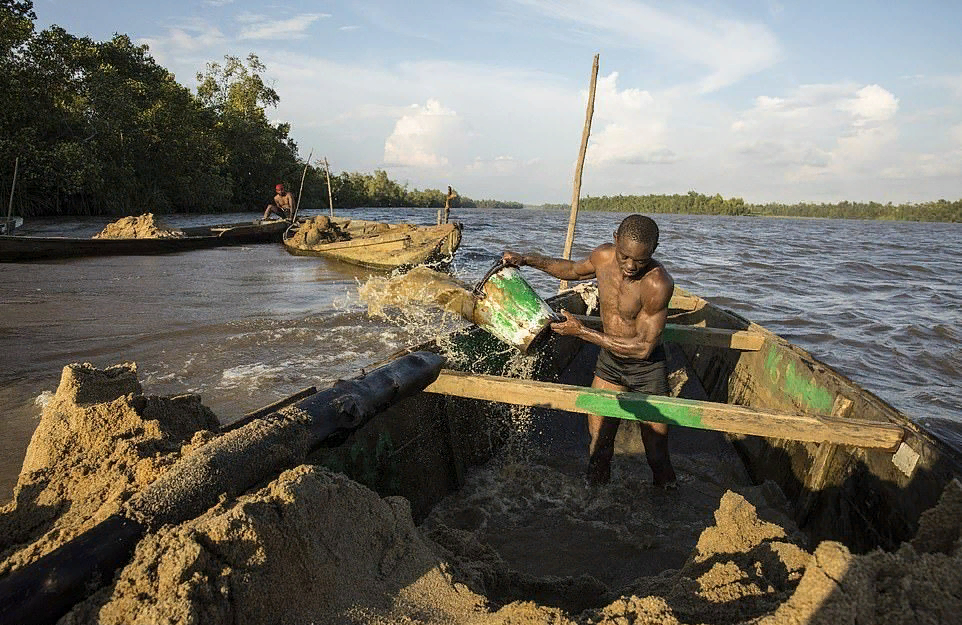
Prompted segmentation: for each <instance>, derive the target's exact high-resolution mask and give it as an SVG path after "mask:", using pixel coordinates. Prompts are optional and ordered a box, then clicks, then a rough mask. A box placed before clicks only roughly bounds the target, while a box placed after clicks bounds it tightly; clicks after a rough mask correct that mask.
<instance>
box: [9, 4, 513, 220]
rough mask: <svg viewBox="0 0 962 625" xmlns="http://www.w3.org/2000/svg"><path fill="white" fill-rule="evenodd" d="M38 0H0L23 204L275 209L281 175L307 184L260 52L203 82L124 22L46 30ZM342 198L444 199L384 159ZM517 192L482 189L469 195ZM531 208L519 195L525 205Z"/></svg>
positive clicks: (24, 210)
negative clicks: (99, 31) (182, 78)
mask: <svg viewBox="0 0 962 625" xmlns="http://www.w3.org/2000/svg"><path fill="white" fill-rule="evenodd" d="M36 19H37V17H36V14H35V13H34V10H33V2H32V1H31V0H0V172H2V173H0V184H2V185H3V187H2V188H3V189H10V186H11V184H12V183H13V170H14V164H15V162H17V163H18V164H17V180H16V193H15V195H14V207H15V210H16V213H17V214H19V215H23V216H28V217H29V216H41V215H129V214H138V213H143V212H148V211H149V212H156V213H170V212H187V213H192V212H197V213H203V212H218V211H229V210H263V208H264V206H265V205H266V204H267V202H268V201H269V199H270V197H271V196H272V195H273V189H274V185H275V184H276V183H277V182H279V181H283V182H286V183H287V186H288V189H291V190H294V191H295V192H296V191H297V190H298V187H299V183H300V179H301V175H302V173H303V171H304V167H305V163H304V160H303V159H302V158H301V157H300V155H299V154H298V148H297V145H296V143H295V142H294V141H293V140H292V139H291V137H290V132H291V127H290V124H286V123H272V122H270V120H269V119H268V118H267V110H268V109H270V108H272V107H276V106H277V104H278V102H279V101H280V96H279V95H278V93H277V92H276V91H275V90H274V89H273V88H272V87H270V86H269V85H268V84H267V82H265V80H264V78H263V75H264V72H265V70H266V68H265V66H264V64H263V63H261V61H260V60H259V59H258V58H257V56H256V55H254V54H251V55H249V56H247V58H245V59H242V58H239V57H235V56H226V57H225V58H224V60H223V61H222V62H211V63H208V64H207V66H206V68H205V69H204V71H202V72H199V73H198V74H197V89H196V93H195V92H192V91H191V90H190V89H188V88H187V87H185V86H183V85H181V84H179V83H178V82H177V81H176V80H175V78H174V75H173V74H172V73H170V72H169V71H168V70H167V69H165V68H164V67H161V66H160V65H158V64H157V63H156V62H155V61H154V59H153V58H152V57H151V56H150V52H149V49H148V47H147V46H146V45H136V44H134V43H133V42H132V41H131V40H130V38H129V37H128V36H126V35H122V34H117V35H114V37H113V38H112V39H110V40H109V41H94V40H93V39H91V38H89V37H77V36H75V35H72V34H70V33H69V32H67V31H66V30H65V29H63V28H61V27H59V26H51V27H50V28H47V29H45V30H42V31H38V30H37V29H36V27H35V21H36ZM309 170H310V171H309V172H308V176H310V181H309V183H306V184H305V189H304V196H305V197H304V198H303V199H304V203H303V205H304V206H305V207H307V206H311V207H319V208H320V207H327V205H328V189H327V181H326V177H324V176H323V174H324V173H325V172H323V171H322V170H321V169H319V168H318V167H317V166H316V165H311V166H309ZM331 195H332V196H333V200H334V205H335V206H337V207H344V208H349V207H355V206H424V207H431V206H443V205H444V197H445V194H444V193H443V192H442V191H440V190H438V189H426V190H423V191H422V190H418V189H413V190H409V189H408V188H407V186H406V185H403V186H402V185H399V184H398V183H396V182H394V181H392V180H390V179H389V178H388V176H387V174H386V173H385V172H384V171H375V172H374V173H373V174H363V173H356V172H354V173H348V172H343V173H341V174H339V175H335V176H332V178H331ZM515 204H516V203H510V202H507V203H505V202H498V201H496V200H480V201H475V200H472V199H470V198H466V197H462V198H461V202H460V205H461V206H464V207H470V206H481V207H487V206H489V207H495V206H500V205H510V206H509V207H512V208H514V207H516V206H515ZM517 207H520V204H517Z"/></svg>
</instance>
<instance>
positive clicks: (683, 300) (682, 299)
mask: <svg viewBox="0 0 962 625" xmlns="http://www.w3.org/2000/svg"><path fill="white" fill-rule="evenodd" d="M701 302H702V300H701V299H699V298H697V297H695V296H694V295H681V294H678V293H676V294H675V295H672V296H671V301H670V302H668V308H669V309H671V310H697V309H698V307H699V306H700V305H701Z"/></svg>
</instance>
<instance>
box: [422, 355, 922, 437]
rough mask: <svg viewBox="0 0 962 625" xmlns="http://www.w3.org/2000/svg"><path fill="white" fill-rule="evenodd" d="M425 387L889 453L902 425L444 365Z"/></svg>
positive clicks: (520, 402) (474, 396)
mask: <svg viewBox="0 0 962 625" xmlns="http://www.w3.org/2000/svg"><path fill="white" fill-rule="evenodd" d="M425 391H427V392H429V393H440V394H444V395H456V396H458V397H469V398H472V399H483V400H488V401H496V402H501V403H508V404H517V405H520V406H539V407H545V408H554V409H557V410H567V411H569V412H580V413H585V414H598V415H603V416H607V417H617V418H620V419H631V420H636V421H654V422H658V423H668V424H671V425H680V426H683V427H691V428H700V429H708V430H718V431H722V432H731V433H733V434H748V435H756V436H768V437H775V438H784V439H791V440H799V441H810V442H817V443H822V442H830V443H836V444H841V445H851V446H854V447H866V448H872V449H880V450H885V451H893V452H894V451H895V449H896V448H897V447H898V444H899V442H900V441H901V440H902V437H903V435H904V432H903V430H902V428H901V427H899V426H897V425H894V424H891V423H879V422H871V421H858V420H855V419H842V418H838V417H829V416H817V415H791V414H774V413H767V412H761V411H757V410H753V409H751V408H746V407H744V406H732V405H728V404H718V403H713V402H703V401H695V400H691V399H679V398H674V397H661V396H656V395H644V394H642V393H617V392H613V391H609V390H604V389H594V388H587V387H582V386H571V385H567V384H552V383H549V382H537V381H533V380H518V379H514V378H504V377H498V376H490V375H477V374H470V373H463V372H460V371H451V370H447V369H445V370H443V371H442V372H441V375H440V376H439V377H438V379H437V380H436V381H435V382H434V383H433V384H431V385H430V386H428V387H427V388H426V389H425Z"/></svg>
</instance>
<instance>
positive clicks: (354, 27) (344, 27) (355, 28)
mask: <svg viewBox="0 0 962 625" xmlns="http://www.w3.org/2000/svg"><path fill="white" fill-rule="evenodd" d="M358 28H360V26H339V27H338V28H337V29H338V30H343V31H348V30H357V29H358Z"/></svg>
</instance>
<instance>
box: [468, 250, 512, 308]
mask: <svg viewBox="0 0 962 625" xmlns="http://www.w3.org/2000/svg"><path fill="white" fill-rule="evenodd" d="M504 267H505V262H504V259H503V258H499V259H498V260H497V261H495V263H494V265H492V266H491V269H488V273H486V274H484V277H483V278H481V280H480V281H479V282H478V283H477V284H476V285H474V290H473V291H471V293H472V294H473V295H474V296H475V297H477V298H478V299H484V298H485V296H486V295H487V293H485V292H484V285H485V283H486V282H487V281H488V279H489V278H490V277H491V276H493V275H494V274H496V273H498V272H499V271H501V269H503V268H504Z"/></svg>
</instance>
